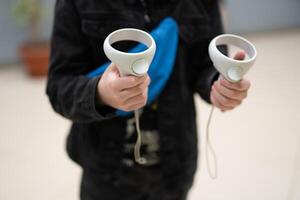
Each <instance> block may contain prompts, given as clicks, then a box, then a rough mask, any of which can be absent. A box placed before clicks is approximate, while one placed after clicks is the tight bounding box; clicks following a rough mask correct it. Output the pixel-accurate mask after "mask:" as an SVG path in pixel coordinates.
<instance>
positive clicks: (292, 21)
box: [0, 0, 300, 64]
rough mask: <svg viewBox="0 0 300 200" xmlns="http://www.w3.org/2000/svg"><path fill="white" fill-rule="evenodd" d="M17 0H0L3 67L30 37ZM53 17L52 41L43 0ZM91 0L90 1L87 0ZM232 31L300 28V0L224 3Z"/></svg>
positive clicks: (50, 6) (46, 29)
mask: <svg viewBox="0 0 300 200" xmlns="http://www.w3.org/2000/svg"><path fill="white" fill-rule="evenodd" d="M15 1H16V0H0V64H1V63H10V62H15V61H17V60H18V56H17V47H18V44H19V43H20V42H21V41H23V40H24V39H25V38H26V30H25V29H24V27H21V26H19V25H17V23H16V22H15V20H14V19H13V17H11V14H10V12H11V4H12V3H13V2H15ZM43 1H44V3H46V5H47V7H48V12H49V15H48V16H47V18H46V19H45V22H44V23H43V24H44V27H43V35H44V37H45V38H49V36H50V33H51V27H52V15H51V14H52V12H53V6H54V3H55V0H43ZM87 1H88V0H87ZM224 1H225V3H226V4H225V5H226V6H225V8H226V19H227V20H226V21H228V23H227V26H226V27H227V28H226V30H227V31H228V32H233V33H240V32H253V31H264V30H272V29H278V28H287V27H300V1H299V0H224Z"/></svg>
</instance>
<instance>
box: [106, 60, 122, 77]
mask: <svg viewBox="0 0 300 200" xmlns="http://www.w3.org/2000/svg"><path fill="white" fill-rule="evenodd" d="M105 71H106V72H109V73H113V74H116V75H117V76H120V73H119V69H118V67H117V65H116V64H115V63H110V65H109V66H108V67H107V69H106V70H105Z"/></svg>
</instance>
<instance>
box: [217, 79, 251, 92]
mask: <svg viewBox="0 0 300 200" xmlns="http://www.w3.org/2000/svg"><path fill="white" fill-rule="evenodd" d="M220 83H221V85H222V86H224V87H227V88H228V89H232V90H237V91H247V90H248V89H249V88H250V81H248V80H246V79H242V80H240V81H239V82H237V83H231V82H229V81H227V80H226V79H223V78H221V80H220Z"/></svg>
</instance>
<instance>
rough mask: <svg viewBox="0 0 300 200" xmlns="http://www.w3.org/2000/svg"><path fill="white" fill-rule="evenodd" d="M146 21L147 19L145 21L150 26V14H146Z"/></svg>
mask: <svg viewBox="0 0 300 200" xmlns="http://www.w3.org/2000/svg"><path fill="white" fill-rule="evenodd" d="M144 19H145V21H146V23H147V24H150V22H151V19H150V17H149V15H148V14H145V15H144Z"/></svg>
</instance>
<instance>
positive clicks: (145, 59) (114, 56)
mask: <svg viewBox="0 0 300 200" xmlns="http://www.w3.org/2000/svg"><path fill="white" fill-rule="evenodd" d="M119 41H136V42H140V43H143V44H144V45H146V46H147V49H146V50H145V51H142V52H138V53H127V52H123V51H119V50H117V49H115V48H113V47H112V46H111V45H112V44H113V43H115V42H119ZM103 49H104V53H105V55H106V56H107V57H108V58H109V59H110V61H112V62H113V63H115V64H116V65H117V67H118V69H119V72H120V75H121V76H126V75H134V76H143V75H145V74H146V73H147V71H148V69H149V66H150V64H151V62H152V59H153V57H154V54H155V51H156V44H155V41H154V39H153V38H152V36H151V35H150V34H149V33H147V32H145V31H142V30H138V29H134V28H124V29H119V30H116V31H114V32H112V33H111V34H109V35H108V36H107V38H106V39H105V41H104V44H103Z"/></svg>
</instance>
